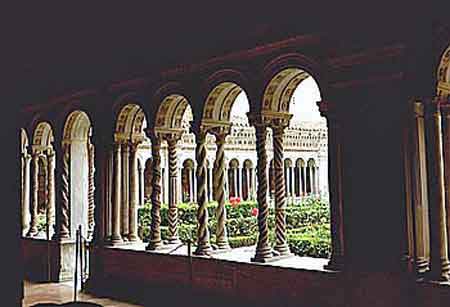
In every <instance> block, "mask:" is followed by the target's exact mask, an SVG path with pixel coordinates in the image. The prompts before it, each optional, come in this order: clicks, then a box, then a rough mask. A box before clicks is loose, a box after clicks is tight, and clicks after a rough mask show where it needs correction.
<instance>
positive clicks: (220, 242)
mask: <svg viewBox="0 0 450 307" xmlns="http://www.w3.org/2000/svg"><path fill="white" fill-rule="evenodd" d="M225 137H226V135H225V134H218V135H216V145H217V150H216V159H215V161H214V174H213V175H214V177H213V180H214V184H213V187H214V191H213V192H214V199H215V200H216V201H217V208H216V218H217V228H216V244H217V246H218V248H219V249H230V245H229V243H228V235H227V228H226V220H227V212H226V209H225Z"/></svg>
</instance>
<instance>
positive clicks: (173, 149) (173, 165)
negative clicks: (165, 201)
mask: <svg viewBox="0 0 450 307" xmlns="http://www.w3.org/2000/svg"><path fill="white" fill-rule="evenodd" d="M177 141H178V137H176V136H171V137H168V138H167V144H168V151H169V216H168V219H169V238H168V241H169V243H170V244H176V243H179V242H180V240H179V238H178V228H177V226H178V209H177V202H178V158H177Z"/></svg>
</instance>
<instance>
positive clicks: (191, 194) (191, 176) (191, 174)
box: [188, 168, 195, 203]
mask: <svg viewBox="0 0 450 307" xmlns="http://www.w3.org/2000/svg"><path fill="white" fill-rule="evenodd" d="M188 174H189V202H192V203H193V202H195V198H194V195H195V193H194V192H195V191H194V170H193V169H192V168H188Z"/></svg>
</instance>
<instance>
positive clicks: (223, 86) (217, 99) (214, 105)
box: [202, 82, 243, 123]
mask: <svg viewBox="0 0 450 307" xmlns="http://www.w3.org/2000/svg"><path fill="white" fill-rule="evenodd" d="M242 91H243V90H242V88H241V87H240V86H239V85H237V84H236V83H234V82H222V83H220V84H218V85H216V86H215V87H214V88H213V89H212V90H211V91H210V92H209V94H208V96H207V98H206V101H205V105H204V109H203V118H202V120H203V122H204V123H208V122H213V123H229V121H230V113H231V108H232V106H233V103H234V101H235V100H236V97H237V96H238V95H239V94H240V93H241V92H242Z"/></svg>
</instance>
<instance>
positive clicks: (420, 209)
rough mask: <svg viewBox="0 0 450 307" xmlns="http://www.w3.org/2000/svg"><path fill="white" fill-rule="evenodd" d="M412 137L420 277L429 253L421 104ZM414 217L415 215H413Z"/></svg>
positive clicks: (414, 202)
mask: <svg viewBox="0 0 450 307" xmlns="http://www.w3.org/2000/svg"><path fill="white" fill-rule="evenodd" d="M412 127H413V129H412V130H413V131H412V137H411V143H412V149H411V151H412V154H411V160H412V161H411V175H412V176H411V182H412V198H413V204H414V208H413V213H414V228H415V238H416V240H415V241H416V242H415V248H414V252H415V255H414V257H415V267H416V271H417V273H418V275H419V276H422V275H423V274H424V273H425V272H426V271H428V269H429V266H428V259H427V254H428V252H429V248H427V246H428V245H429V240H428V231H427V230H426V229H427V228H428V227H426V226H427V222H426V221H428V211H427V203H428V197H427V194H428V190H427V179H426V178H427V171H426V152H425V131H424V109H423V105H422V103H420V102H415V103H414V121H413V123H412ZM411 215H413V214H411Z"/></svg>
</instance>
